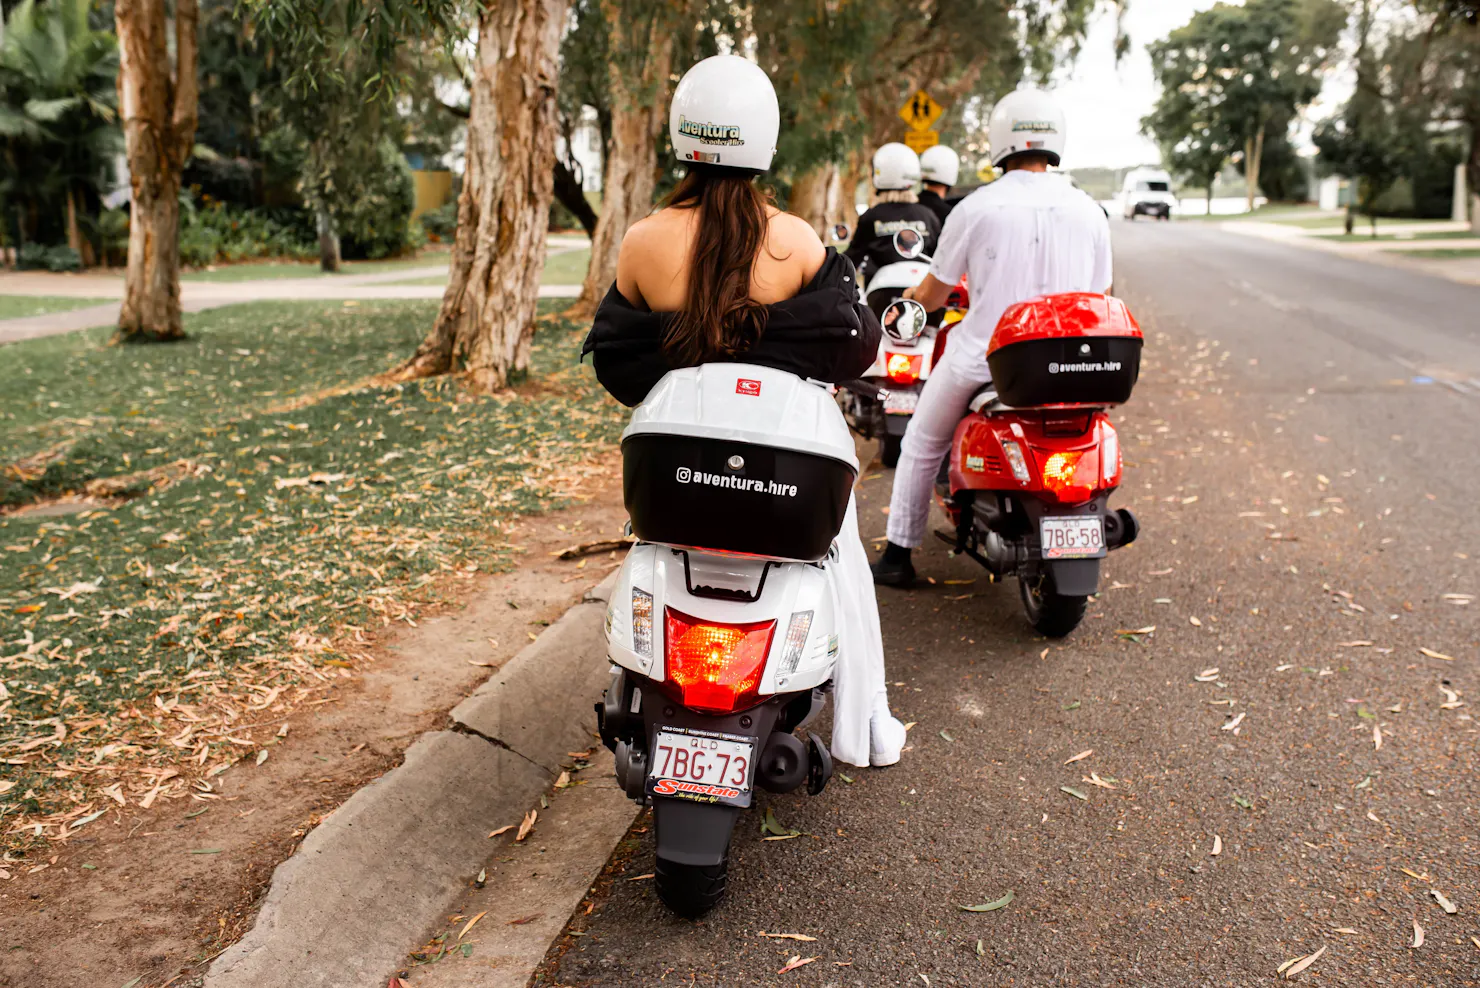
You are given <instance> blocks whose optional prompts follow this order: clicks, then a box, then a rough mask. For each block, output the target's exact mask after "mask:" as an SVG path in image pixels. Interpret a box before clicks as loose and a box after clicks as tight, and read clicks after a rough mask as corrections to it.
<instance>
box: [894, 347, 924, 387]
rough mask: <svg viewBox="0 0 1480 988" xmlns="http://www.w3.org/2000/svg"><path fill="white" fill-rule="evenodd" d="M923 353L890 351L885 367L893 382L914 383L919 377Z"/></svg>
mask: <svg viewBox="0 0 1480 988" xmlns="http://www.w3.org/2000/svg"><path fill="white" fill-rule="evenodd" d="M923 358H924V354H919V353H917V354H914V355H913V356H911V355H910V354H908V353H891V354H890V355H889V363H888V364H887V365H886V367H885V369H886V370H887V371H888V372H889V380H891V381H893V382H894V383H895V384H914V383H915V382H916V381H918V380H919V379H920V361H921V360H922V359H923Z"/></svg>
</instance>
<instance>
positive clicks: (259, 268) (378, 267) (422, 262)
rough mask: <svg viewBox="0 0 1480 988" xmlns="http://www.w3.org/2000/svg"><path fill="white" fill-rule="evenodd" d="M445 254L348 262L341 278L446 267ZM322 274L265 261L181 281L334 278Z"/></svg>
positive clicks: (314, 268) (309, 266) (313, 266)
mask: <svg viewBox="0 0 1480 988" xmlns="http://www.w3.org/2000/svg"><path fill="white" fill-rule="evenodd" d="M447 258H448V254H447V252H446V251H434V252H432V253H429V254H423V255H422V256H420V257H403V258H397V259H395V260H391V261H345V262H344V264H343V265H342V266H341V268H340V274H377V273H379V272H382V271H405V270H410V269H413V268H427V267H432V266H434V265H437V264H444V265H445V264H446V263H447ZM332 277H334V276H333V275H326V274H324V273H323V272H322V271H320V270H319V265H318V263H317V262H312V263H307V262H299V261H263V262H255V261H253V262H245V263H242V264H222V265H219V266H217V267H216V269H215V270H214V271H202V270H197V271H190V272H187V273H185V274H182V275H181V276H180V280H181V281H263V280H268V279H277V278H332Z"/></svg>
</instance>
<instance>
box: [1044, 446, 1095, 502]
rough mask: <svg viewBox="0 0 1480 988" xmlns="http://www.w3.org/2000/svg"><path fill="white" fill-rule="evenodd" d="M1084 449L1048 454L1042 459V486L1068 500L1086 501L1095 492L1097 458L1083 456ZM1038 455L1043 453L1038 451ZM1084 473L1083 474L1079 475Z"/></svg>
mask: <svg viewBox="0 0 1480 988" xmlns="http://www.w3.org/2000/svg"><path fill="white" fill-rule="evenodd" d="M1084 452H1085V451H1084V450H1065V451H1062V452H1058V453H1050V454H1048V457H1047V459H1045V460H1044V461H1043V486H1044V487H1047V488H1048V489H1049V490H1051V491H1053V492H1054V493H1055V494H1057V495H1058V496H1059V497H1060V498H1061V499H1062V500H1064V501H1068V502H1074V501H1088V500H1089V498H1090V495H1092V494H1094V492H1095V482H1096V481H1097V480H1098V479H1099V477H1098V473H1099V471H1098V463H1097V461H1098V458H1097V457H1089V458H1088V459H1086V458H1085V455H1084ZM1039 455H1040V456H1042V455H1043V454H1042V453H1041V452H1040V453H1039ZM1081 474H1085V476H1080V475H1081Z"/></svg>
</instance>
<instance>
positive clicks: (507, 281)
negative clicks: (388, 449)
mask: <svg viewBox="0 0 1480 988" xmlns="http://www.w3.org/2000/svg"><path fill="white" fill-rule="evenodd" d="M565 10H566V0H490V2H488V3H487V4H486V5H484V6H483V8H482V12H481V14H480V15H479V18H478V47H477V50H476V52H475V54H474V56H473V63H474V64H473V66H472V76H473V83H472V98H471V102H470V106H469V113H468V136H467V165H466V170H465V172H464V174H463V187H462V194H461V195H460V196H459V197H458V201H457V237H456V239H455V240H454V242H453V246H452V265H451V266H452V271H451V279H450V281H449V282H448V285H447V291H446V293H445V294H444V295H443V296H442V308H441V310H440V311H439V312H438V313H437V322H436V324H435V325H434V326H433V327H432V331H431V332H430V333H429V334H428V335H427V338H426V339H425V340H423V341H422V344H421V346H420V347H418V348H417V351H416V353H415V354H414V355H413V356H412V357H411V359H409V360H407V361H406V363H404V364H402V365H401V366H400V367H398V368H397V369H396V370H394V371H392V372H391V373H390V375H389V377H390V379H392V380H401V381H404V380H410V379H413V378H418V377H429V376H431V375H433V374H445V373H448V372H450V371H454V370H463V371H465V372H466V373H467V376H468V379H469V382H470V383H471V384H472V385H473V386H474V387H478V388H483V389H487V390H494V389H498V388H502V387H505V386H506V385H507V384H508V381H509V378H510V375H512V374H517V373H522V372H523V371H525V370H526V369H527V368H528V366H529V348H530V341H531V340H532V339H533V337H534V317H535V305H536V303H537V302H538V300H539V290H540V269H541V268H543V267H544V266H545V226H546V224H547V222H548V218H549V211H550V199H551V193H552V186H553V185H554V168H555V136H556V134H557V133H559V130H560V128H559V126H558V125H557V121H556V107H555V89H556V83H557V75H558V72H559V62H558V58H559V54H560V33H561V30H562V28H563V27H564V25H565Z"/></svg>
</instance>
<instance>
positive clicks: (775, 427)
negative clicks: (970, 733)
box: [596, 364, 858, 916]
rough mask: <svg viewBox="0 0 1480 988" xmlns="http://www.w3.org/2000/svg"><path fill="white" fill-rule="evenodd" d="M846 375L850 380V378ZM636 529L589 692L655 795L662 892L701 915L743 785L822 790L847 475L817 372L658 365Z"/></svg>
mask: <svg viewBox="0 0 1480 988" xmlns="http://www.w3.org/2000/svg"><path fill="white" fill-rule="evenodd" d="M855 383H856V382H855ZM622 461H623V495H624V499H625V501H626V506H627V511H628V513H629V515H630V516H631V523H632V531H633V534H634V535H636V536H637V539H638V543H637V544H636V545H635V546H634V547H633V549H632V551H631V552H630V553H629V554H628V556H627V559H626V562H624V563H623V565H622V569H621V572H620V573H619V575H618V578H617V584H616V587H615V588H614V589H613V591H612V597H611V604H610V605H609V608H608V610H607V616H606V637H607V646H608V655H609V657H610V659H611V661H612V679H611V685H610V687H609V688H608V689H607V692H606V697H605V699H604V701H603V702H602V703H600V704H598V705H597V708H596V710H597V717H598V722H599V724H600V729H601V737H602V740H603V742H604V743H605V744H606V745H607V747H609V748H611V749H612V751H613V752H614V753H615V755H616V775H617V781H618V783H619V784H620V785H621V786H622V787H623V789H625V790H626V792H627V795H629V796H630V797H632V798H633V799H635V800H637V801H639V802H644V801H646V802H650V803H651V804H652V807H653V824H654V830H655V835H656V841H657V867H656V868H655V878H656V886H657V892H658V897H659V898H660V899H662V901H663V902H664V903H665V904H666V905H667V906H668V907H669V908H670V909H672V910H673V911H674V912H676V913H678V914H680V915H684V916H699V915H702V914H704V913H706V912H708V911H709V910H710V909H712V908H714V906H715V905H717V904H718V902H719V901H720V899H721V897H722V896H723V895H724V892H725V886H726V881H727V874H726V868H727V861H728V853H729V844H730V834H731V831H732V829H733V827H734V825H735V820H736V819H737V818H738V817H739V815H740V812H741V810H743V809H745V808H746V807H748V806H750V805H751V803H752V799H753V794H754V791H755V787H756V786H759V787H761V788H763V789H766V790H768V791H770V792H776V793H784V792H791V791H792V790H795V789H797V788H798V787H800V786H801V785H803V784H804V783H805V784H806V786H807V791H808V792H810V793H812V794H814V795H815V794H817V793H819V792H821V791H822V788H823V786H825V785H826V784H827V781H828V779H829V778H830V777H831V775H832V757H831V755H830V754H829V752H828V750H827V747H826V746H825V745H824V744H823V742H822V740H821V739H820V738H819V737H818V736H817V735H815V734H810V733H809V734H806V735H805V737H799V736H798V735H797V734H796V733H794V732H797V731H800V730H801V729H803V728H804V727H805V726H806V725H807V724H808V723H809V722H810V721H811V720H812V719H813V718H814V717H815V716H816V715H817V714H818V712H819V711H820V710H821V709H822V706H823V704H824V700H825V696H826V693H827V692H828V690H829V688H830V681H831V679H832V676H833V668H834V666H835V665H836V662H837V656H838V618H837V614H838V607H837V605H836V603H835V599H834V593H833V583H832V579H831V575H830V571H829V568H830V567H831V566H833V565H835V564H836V558H837V550H836V548H835V546H834V539H835V538H836V537H837V535H838V532H839V531H840V530H841V528H842V525H843V520H844V518H845V515H846V512H847V509H848V499H849V495H850V493H851V490H852V486H853V483H854V480H855V479H856V478H857V475H858V460H857V457H856V456H855V455H854V452H853V440H852V437H851V436H850V435H849V432H848V427H847V425H846V424H845V423H844V421H843V419H842V417H841V416H840V415H839V414H838V410H837V407H836V406H835V405H834V399H833V398H832V397H831V395H830V394H829V391H828V389H827V388H826V386H819V385H817V384H814V383H809V382H806V381H803V380H802V379H800V378H798V377H796V376H794V375H792V374H788V373H786V372H784V371H778V370H771V369H769V368H765V367H758V366H754V365H748V364H706V365H703V366H700V367H691V368H685V369H682V370H675V371H672V372H670V373H669V374H668V375H667V376H666V377H664V378H663V380H662V381H661V382H659V384H658V385H657V387H655V388H654V389H653V391H652V393H651V394H650V395H649V396H648V398H647V400H646V401H645V402H644V403H643V404H642V405H641V406H640V407H639V408H638V409H637V410H636V411H635V412H634V413H633V416H632V422H631V424H630V425H629V426H628V427H627V429H626V430H625V431H624V432H623V433H622Z"/></svg>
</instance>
